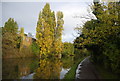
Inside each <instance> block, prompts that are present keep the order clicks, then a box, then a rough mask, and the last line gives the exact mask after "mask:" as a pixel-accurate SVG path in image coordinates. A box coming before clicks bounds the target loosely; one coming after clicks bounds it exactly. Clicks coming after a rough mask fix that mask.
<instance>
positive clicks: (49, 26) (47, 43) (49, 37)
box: [36, 3, 62, 57]
mask: <svg viewBox="0 0 120 81" xmlns="http://www.w3.org/2000/svg"><path fill="white" fill-rule="evenodd" d="M58 20H59V21H60V22H61V20H62V18H58ZM60 24H61V23H60ZM60 27H61V26H59V27H56V18H55V13H54V12H52V11H51V9H50V5H49V4H48V3H46V5H45V6H44V8H43V9H42V11H41V12H40V14H39V19H38V22H37V27H36V38H37V44H38V45H39V47H40V57H41V55H45V56H48V55H49V54H50V53H55V52H54V49H53V47H54V45H55V40H56V31H58V30H60ZM61 31H62V30H61ZM61 31H60V32H61ZM58 32H59V31H58ZM58 32H57V33H58ZM59 36H61V35H59ZM60 41H61V40H60Z"/></svg>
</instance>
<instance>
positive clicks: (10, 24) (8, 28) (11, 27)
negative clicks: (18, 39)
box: [3, 18, 18, 34]
mask: <svg viewBox="0 0 120 81" xmlns="http://www.w3.org/2000/svg"><path fill="white" fill-rule="evenodd" d="M6 32H10V33H13V34H16V33H17V32H18V25H17V22H16V21H14V19H12V18H9V19H8V21H7V22H6V23H5V25H4V28H3V34H4V33H6Z"/></svg>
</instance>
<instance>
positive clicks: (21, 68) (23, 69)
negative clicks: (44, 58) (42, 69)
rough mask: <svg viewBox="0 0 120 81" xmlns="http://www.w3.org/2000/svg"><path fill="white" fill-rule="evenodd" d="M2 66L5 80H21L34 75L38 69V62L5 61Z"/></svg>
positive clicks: (31, 60) (25, 60)
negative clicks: (31, 74) (23, 77)
mask: <svg viewBox="0 0 120 81" xmlns="http://www.w3.org/2000/svg"><path fill="white" fill-rule="evenodd" d="M2 62H3V65H2V68H3V69H2V78H3V79H20V78H21V77H22V76H26V75H29V74H30V73H33V72H34V70H35V69H36V68H37V67H38V60H37V59H36V60H33V59H32V58H29V59H27V58H25V59H4V60H3V61H2Z"/></svg>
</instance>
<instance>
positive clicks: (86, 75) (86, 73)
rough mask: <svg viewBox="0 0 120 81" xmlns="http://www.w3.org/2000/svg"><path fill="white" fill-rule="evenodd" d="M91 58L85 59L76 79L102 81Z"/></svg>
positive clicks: (77, 71) (79, 67)
mask: <svg viewBox="0 0 120 81" xmlns="http://www.w3.org/2000/svg"><path fill="white" fill-rule="evenodd" d="M89 58H90V57H87V58H85V59H84V60H83V61H82V62H81V63H80V64H79V65H78V68H77V70H76V79H100V77H99V75H98V72H97V71H96V69H95V67H94V65H93V64H92V63H91V62H90V60H89Z"/></svg>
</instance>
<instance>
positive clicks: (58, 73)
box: [2, 57, 74, 79]
mask: <svg viewBox="0 0 120 81" xmlns="http://www.w3.org/2000/svg"><path fill="white" fill-rule="evenodd" d="M73 63H74V60H73V58H72V57H69V58H68V57H67V58H62V59H57V58H47V59H40V60H39V59H35V58H31V59H4V60H3V75H2V77H3V79H63V78H64V75H65V74H66V73H67V72H68V71H69V70H70V68H71V66H72V65H73Z"/></svg>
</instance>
